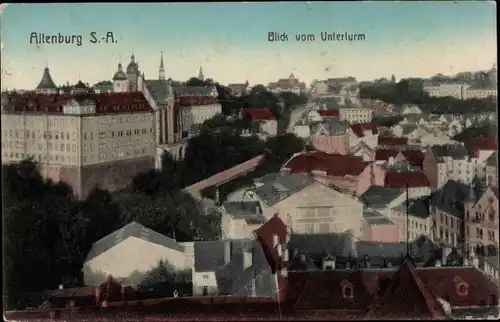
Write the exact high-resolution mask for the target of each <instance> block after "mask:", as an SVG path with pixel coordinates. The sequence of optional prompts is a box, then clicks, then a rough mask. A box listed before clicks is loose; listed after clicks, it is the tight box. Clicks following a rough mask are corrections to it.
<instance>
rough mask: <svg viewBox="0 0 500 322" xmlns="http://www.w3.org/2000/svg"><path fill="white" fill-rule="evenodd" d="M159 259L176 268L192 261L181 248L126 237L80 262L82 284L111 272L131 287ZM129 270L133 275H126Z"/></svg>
mask: <svg viewBox="0 0 500 322" xmlns="http://www.w3.org/2000/svg"><path fill="white" fill-rule="evenodd" d="M160 260H164V261H167V262H168V263H170V264H171V265H173V266H174V267H175V268H176V269H178V270H185V269H191V267H192V261H191V260H190V259H189V258H188V257H186V255H185V254H184V252H178V251H176V250H173V249H170V248H166V247H163V246H160V245H158V244H154V243H151V242H148V241H145V240H143V239H139V238H136V237H129V238H127V239H125V240H124V241H122V242H121V243H119V244H117V245H115V246H114V247H112V248H111V249H109V250H107V251H106V252H104V253H102V254H100V255H99V256H97V257H96V258H93V259H91V260H90V261H88V262H86V263H84V267H83V275H84V283H85V284H86V285H100V284H101V283H103V282H104V281H105V280H106V278H107V276H108V275H112V276H113V277H114V278H116V279H118V280H121V279H122V278H123V279H125V280H124V284H125V285H130V286H132V287H134V286H136V285H137V284H140V282H141V281H142V279H144V277H146V274H147V273H148V272H149V271H150V270H151V269H153V268H155V267H156V266H157V264H158V262H159V261H160ZM96 273H97V274H96ZM133 273H135V274H137V276H136V277H134V278H133V279H131V278H129V277H130V275H131V274H133ZM135 274H134V275H135Z"/></svg>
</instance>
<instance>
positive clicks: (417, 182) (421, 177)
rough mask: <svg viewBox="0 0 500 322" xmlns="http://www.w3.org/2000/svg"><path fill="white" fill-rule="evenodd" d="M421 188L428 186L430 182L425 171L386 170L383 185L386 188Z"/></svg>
mask: <svg viewBox="0 0 500 322" xmlns="http://www.w3.org/2000/svg"><path fill="white" fill-rule="evenodd" d="M406 185H408V188H421V187H429V186H430V183H429V180H428V179H427V176H426V175H425V173H423V172H420V171H405V172H386V174H385V179H384V187H386V188H404V187H406Z"/></svg>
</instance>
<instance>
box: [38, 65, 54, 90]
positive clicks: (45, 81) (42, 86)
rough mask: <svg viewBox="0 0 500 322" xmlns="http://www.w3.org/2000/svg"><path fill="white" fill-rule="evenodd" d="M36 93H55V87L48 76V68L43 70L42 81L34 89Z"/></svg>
mask: <svg viewBox="0 0 500 322" xmlns="http://www.w3.org/2000/svg"><path fill="white" fill-rule="evenodd" d="M36 91H37V93H43V94H55V93H57V86H56V84H55V83H54V81H53V80H52V76H50V72H49V67H48V66H46V67H45V69H44V70H43V75H42V80H41V81H40V83H39V84H38V86H37V87H36Z"/></svg>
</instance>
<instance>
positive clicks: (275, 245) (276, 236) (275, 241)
mask: <svg viewBox="0 0 500 322" xmlns="http://www.w3.org/2000/svg"><path fill="white" fill-rule="evenodd" d="M278 242H279V239H278V235H273V247H277V246H278Z"/></svg>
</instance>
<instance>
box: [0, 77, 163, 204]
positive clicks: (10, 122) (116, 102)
mask: <svg viewBox="0 0 500 322" xmlns="http://www.w3.org/2000/svg"><path fill="white" fill-rule="evenodd" d="M77 87H78V85H77ZM83 87H84V85H83V84H80V88H79V89H78V90H74V91H73V93H72V94H45V93H44V94H31V95H27V94H24V95H22V96H20V95H16V94H13V95H10V96H9V98H8V102H7V103H6V105H5V106H4V107H3V111H2V130H3V134H4V135H2V162H5V163H10V162H19V161H22V160H24V159H27V158H33V160H34V161H35V162H37V163H38V164H39V166H40V171H41V174H42V175H43V176H44V177H46V178H51V179H52V180H54V181H65V182H67V183H68V184H69V185H70V186H71V187H72V188H73V191H74V193H75V194H76V195H77V196H78V197H82V198H84V197H85V196H86V195H88V193H89V192H90V191H91V190H92V189H94V188H95V187H99V188H102V189H107V190H110V191H114V190H120V189H123V188H125V187H127V186H128V185H129V184H130V182H131V180H132V178H133V177H134V176H135V175H136V174H138V173H140V172H145V171H148V170H150V169H152V168H153V167H154V158H155V148H156V142H155V139H156V136H155V135H156V132H155V130H156V129H155V128H154V124H155V111H154V110H153V109H152V108H151V106H150V105H149V103H148V101H147V100H146V99H145V97H144V95H143V94H142V93H140V92H133V93H110V94H108V93H106V94H88V93H87V92H86V89H85V88H83Z"/></svg>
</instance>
